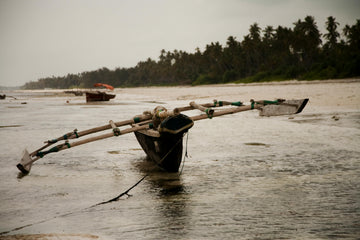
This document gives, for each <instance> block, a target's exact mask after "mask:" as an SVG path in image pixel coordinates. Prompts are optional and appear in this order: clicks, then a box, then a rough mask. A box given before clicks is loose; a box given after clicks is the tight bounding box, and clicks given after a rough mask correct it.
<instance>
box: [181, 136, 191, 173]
mask: <svg viewBox="0 0 360 240" xmlns="http://www.w3.org/2000/svg"><path fill="white" fill-rule="evenodd" d="M188 140H189V132H187V133H186V144H185V154H184V158H183V160H182V166H181V169H180V172H179V176H180V175H181V174H182V171H183V169H184V165H185V159H186V158H188V151H187V148H188Z"/></svg>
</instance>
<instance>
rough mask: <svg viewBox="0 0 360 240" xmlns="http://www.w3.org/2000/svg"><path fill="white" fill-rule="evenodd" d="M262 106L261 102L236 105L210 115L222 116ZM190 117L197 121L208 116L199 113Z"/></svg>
mask: <svg viewBox="0 0 360 240" xmlns="http://www.w3.org/2000/svg"><path fill="white" fill-rule="evenodd" d="M262 106H263V105H261V104H252V105H247V106H240V107H236V108H229V109H226V110H222V111H216V112H214V114H213V115H212V117H219V116H223V115H227V114H234V113H238V112H243V111H249V110H253V109H258V108H261V107H262ZM190 118H191V119H192V120H193V121H198V120H203V119H207V118H209V116H208V115H207V114H201V115H198V116H193V117H190Z"/></svg>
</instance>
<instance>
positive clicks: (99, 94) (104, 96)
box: [85, 83, 116, 102]
mask: <svg viewBox="0 0 360 240" xmlns="http://www.w3.org/2000/svg"><path fill="white" fill-rule="evenodd" d="M94 87H100V88H106V89H108V90H111V91H113V90H114V87H113V86H111V85H109V84H105V83H95V84H94ZM85 94H86V102H97V101H109V100H110V99H113V98H115V96H116V95H115V94H108V93H106V92H103V91H86V92H85Z"/></svg>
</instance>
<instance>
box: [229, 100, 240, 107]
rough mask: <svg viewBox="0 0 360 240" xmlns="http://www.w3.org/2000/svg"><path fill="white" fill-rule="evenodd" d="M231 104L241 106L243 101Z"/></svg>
mask: <svg viewBox="0 0 360 240" xmlns="http://www.w3.org/2000/svg"><path fill="white" fill-rule="evenodd" d="M231 105H233V106H238V107H240V106H242V105H243V103H242V102H240V101H239V102H232V103H231Z"/></svg>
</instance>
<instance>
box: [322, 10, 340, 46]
mask: <svg viewBox="0 0 360 240" xmlns="http://www.w3.org/2000/svg"><path fill="white" fill-rule="evenodd" d="M338 25H339V23H338V22H336V21H335V18H334V17H332V16H330V17H328V18H327V21H326V30H328V33H326V34H324V37H325V39H327V42H326V43H325V46H324V47H325V48H328V49H333V48H334V47H335V46H336V44H337V42H338V38H339V37H340V34H339V33H338V32H337V30H336V29H337V26H338Z"/></svg>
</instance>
